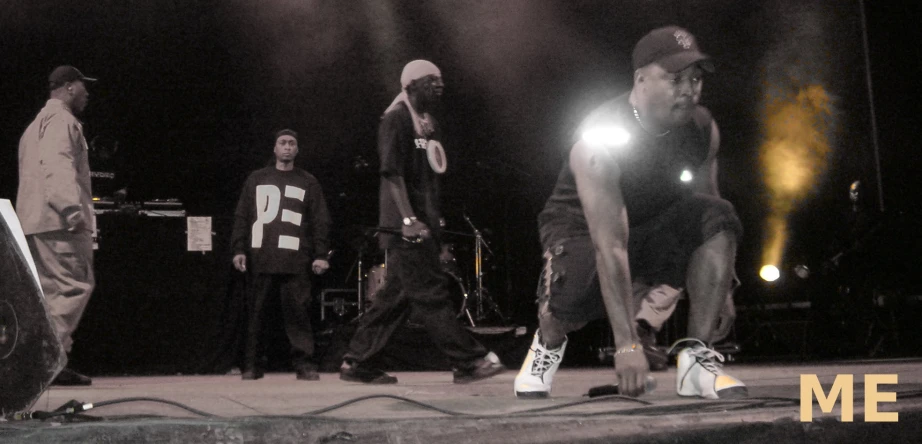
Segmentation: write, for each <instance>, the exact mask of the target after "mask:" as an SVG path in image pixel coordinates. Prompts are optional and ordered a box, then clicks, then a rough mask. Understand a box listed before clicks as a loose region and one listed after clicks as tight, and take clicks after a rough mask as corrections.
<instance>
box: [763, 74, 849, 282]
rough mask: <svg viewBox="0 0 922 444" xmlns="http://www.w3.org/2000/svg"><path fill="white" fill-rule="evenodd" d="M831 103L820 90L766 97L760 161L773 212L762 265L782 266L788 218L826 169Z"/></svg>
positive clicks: (809, 88)
mask: <svg viewBox="0 0 922 444" xmlns="http://www.w3.org/2000/svg"><path fill="white" fill-rule="evenodd" d="M830 101H831V99H830V97H829V94H828V93H827V92H826V90H825V89H824V88H823V87H822V86H820V85H809V86H805V87H800V88H798V89H797V90H795V92H794V93H791V94H787V95H782V94H774V95H768V96H767V97H766V98H765V108H764V124H765V125H764V128H765V140H764V141H763V142H762V146H761V148H760V150H759V156H760V160H761V163H762V173H763V178H764V180H765V185H766V188H767V189H768V192H769V202H770V213H769V216H768V219H767V220H766V224H765V243H764V244H763V249H762V263H765V264H778V263H781V262H782V256H783V255H784V245H785V242H786V241H787V237H788V229H787V225H788V216H789V215H790V214H791V212H792V211H793V210H794V209H795V207H796V206H797V204H799V203H800V201H802V200H803V199H804V198H805V197H807V195H808V194H809V193H810V192H811V191H812V190H813V187H814V185H815V184H816V183H817V179H819V177H820V176H821V175H822V174H823V172H824V171H825V169H826V162H827V157H828V154H829V151H830V148H829V140H828V137H827V130H828V127H829V117H830V116H831V114H832V112H831V109H830ZM763 269H764V268H763ZM763 278H764V276H763Z"/></svg>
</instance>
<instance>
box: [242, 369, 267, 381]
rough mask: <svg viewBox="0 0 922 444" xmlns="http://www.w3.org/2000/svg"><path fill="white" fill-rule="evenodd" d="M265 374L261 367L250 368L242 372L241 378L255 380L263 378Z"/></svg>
mask: <svg viewBox="0 0 922 444" xmlns="http://www.w3.org/2000/svg"><path fill="white" fill-rule="evenodd" d="M263 375H264V373H263V371H262V370H261V369H258V368H250V369H246V370H244V371H243V372H241V373H240V379H242V380H244V381H255V380H257V379H262V377H263Z"/></svg>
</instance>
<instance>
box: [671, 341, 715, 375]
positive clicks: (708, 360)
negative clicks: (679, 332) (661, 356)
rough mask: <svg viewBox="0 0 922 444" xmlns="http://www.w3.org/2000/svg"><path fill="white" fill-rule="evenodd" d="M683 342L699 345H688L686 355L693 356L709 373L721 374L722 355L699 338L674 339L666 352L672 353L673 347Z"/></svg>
mask: <svg viewBox="0 0 922 444" xmlns="http://www.w3.org/2000/svg"><path fill="white" fill-rule="evenodd" d="M683 342H696V343H697V344H698V345H700V347H690V348H689V351H688V355H689V356H691V357H694V358H695V360H696V361H697V362H698V363H699V364H701V366H702V367H704V369H705V370H707V371H709V372H711V373H714V374H718V375H719V374H723V370H721V367H722V366H723V364H722V363H723V362H724V355H723V354H721V353H720V352H718V351H717V350H714V349H712V348H710V347H708V346H707V344H705V343H704V342H703V341H701V340H700V339H695V338H683V339H679V340H678V341H675V343H673V344H672V347H669V352H668V353H669V354H672V352H673V350H675V347H676V346H677V345H679V344H681V343H683ZM718 361H719V363H718Z"/></svg>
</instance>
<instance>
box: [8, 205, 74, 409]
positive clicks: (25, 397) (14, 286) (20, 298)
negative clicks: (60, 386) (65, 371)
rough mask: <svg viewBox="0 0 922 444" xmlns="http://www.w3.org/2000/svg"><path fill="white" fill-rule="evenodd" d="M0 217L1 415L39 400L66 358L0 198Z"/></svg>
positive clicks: (14, 221)
mask: <svg viewBox="0 0 922 444" xmlns="http://www.w3.org/2000/svg"><path fill="white" fill-rule="evenodd" d="M0 215H2V218H0V219H2V223H0V416H8V415H10V414H13V413H16V412H21V411H24V410H27V409H29V408H30V407H32V405H33V404H35V402H36V401H38V398H39V397H41V395H42V393H43V392H44V391H45V389H46V388H47V387H48V385H49V384H51V381H52V380H54V377H55V376H56V375H57V374H58V372H60V371H61V369H62V368H64V365H65V364H66V360H67V356H66V354H65V353H64V347H62V346H61V342H60V341H59V340H58V337H57V335H56V334H55V333H54V328H53V327H52V326H51V318H50V317H49V314H48V310H47V308H46V306H45V298H44V295H43V294H42V290H41V285H40V284H39V280H38V273H37V272H36V269H35V263H34V262H32V254H31V253H30V252H29V247H28V245H27V244H26V238H25V236H24V235H23V232H22V227H21V226H20V224H19V219H18V218H17V216H16V212H15V211H14V210H13V206H12V205H11V204H10V201H9V200H6V199H0Z"/></svg>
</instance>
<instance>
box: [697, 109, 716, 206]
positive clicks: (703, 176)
mask: <svg viewBox="0 0 922 444" xmlns="http://www.w3.org/2000/svg"><path fill="white" fill-rule="evenodd" d="M719 149H720V130H718V129H717V122H715V121H713V120H712V121H711V142H710V148H709V149H708V157H707V159H705V161H704V163H703V164H702V165H701V167H700V168H698V173H697V174H695V184H694V187H695V191H697V192H699V193H704V194H710V195H711V196H714V197H720V190H719V189H718V187H717V151H718V150H719Z"/></svg>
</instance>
